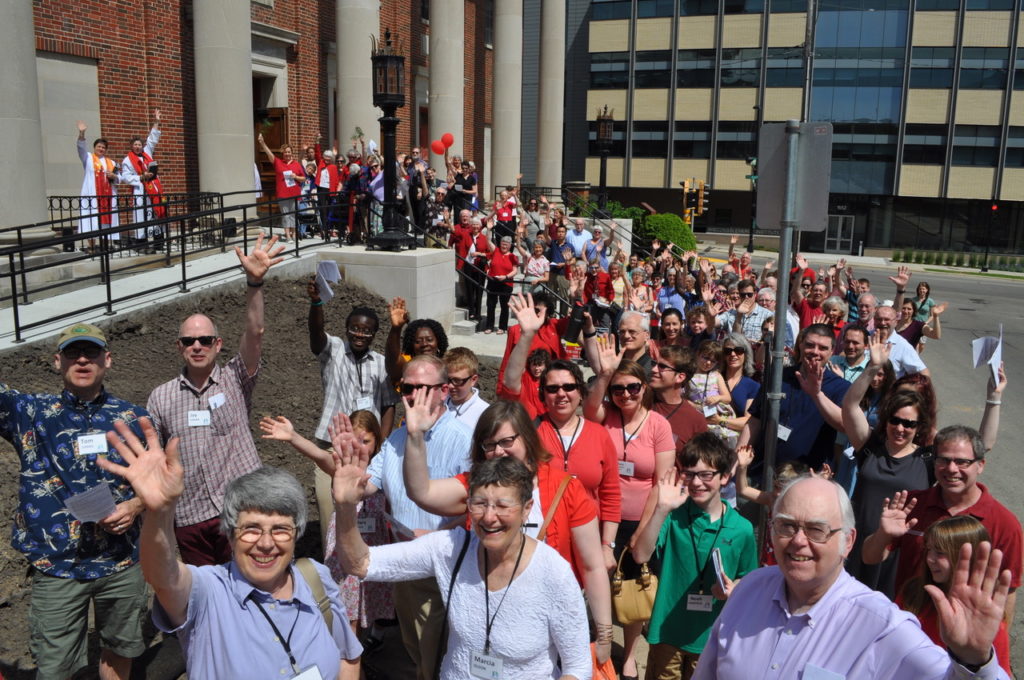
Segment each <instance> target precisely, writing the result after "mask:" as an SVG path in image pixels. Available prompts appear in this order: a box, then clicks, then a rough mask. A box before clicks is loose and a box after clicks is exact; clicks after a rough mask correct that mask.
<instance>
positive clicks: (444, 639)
mask: <svg viewBox="0 0 1024 680" xmlns="http://www.w3.org/2000/svg"><path fill="white" fill-rule="evenodd" d="M465 533H466V538H465V540H464V541H463V542H462V549H461V550H459V556H458V558H457V559H456V560H455V568H454V569H452V578H451V580H450V581H448V597H447V598H445V601H444V622H442V624H441V636H440V637H439V638H438V640H437V654H436V655H435V656H434V658H435V659H436V661H435V662H434V680H437V678H440V677H441V662H442V661H444V656H445V649H446V647H447V646H448V609H449V608H450V607H451V604H452V591H453V590H455V577H456V576H458V575H459V569H461V568H462V560H463V559H465V557H466V550H468V549H469V532H468V531H466V532H465ZM484 587H485V588H486V587H487V584H486V583H485V584H484Z"/></svg>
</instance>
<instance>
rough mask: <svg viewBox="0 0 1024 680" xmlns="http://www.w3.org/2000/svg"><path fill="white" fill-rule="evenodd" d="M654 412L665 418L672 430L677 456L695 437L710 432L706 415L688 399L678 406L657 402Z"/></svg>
mask: <svg viewBox="0 0 1024 680" xmlns="http://www.w3.org/2000/svg"><path fill="white" fill-rule="evenodd" d="M654 412H655V413H658V414H660V415H661V416H663V417H664V418H665V419H666V420H667V421H668V424H669V427H671V428H672V441H673V442H675V445H676V454H677V455H678V454H679V453H680V452H681V451H682V450H683V447H684V446H686V442H688V441H690V440H691V439H693V436H694V435H697V434H700V433H701V432H707V431H708V421H707V419H706V418H705V417H704V414H703V413H701V412H700V411H698V410H697V409H696V408H694V407H693V404H691V403H690V402H688V401H686V399H683V401H682V402H680V403H678V404H666V403H665V402H663V401H655V402H654Z"/></svg>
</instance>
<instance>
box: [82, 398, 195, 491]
mask: <svg viewBox="0 0 1024 680" xmlns="http://www.w3.org/2000/svg"><path fill="white" fill-rule="evenodd" d="M139 426H140V427H141V428H142V434H143V436H145V438H146V444H145V445H143V444H142V442H141V441H139V438H138V437H136V436H135V433H134V432H132V431H131V429H130V428H129V427H128V425H126V424H125V423H124V422H122V421H117V422H115V423H114V430H115V431H116V434H115V433H114V432H107V442H108V443H110V445H111V446H113V447H114V448H115V449H116V450H117V452H118V454H120V456H121V458H122V459H123V460H124V465H121V464H119V463H115V462H113V461H111V460H110V459H108V458H105V457H103V456H99V457H97V458H96V464H97V465H98V466H100V467H101V468H102V469H104V470H106V471H107V472H110V473H111V474H115V475H117V476H119V477H123V478H124V479H126V480H128V483H129V484H131V485H132V489H134V490H135V496H136V497H137V498H138V499H139V500H141V501H142V504H143V506H145V508H146V510H152V511H162V510H171V509H172V508H174V504H175V503H176V502H177V500H178V497H179V496H181V494H182V492H183V491H184V490H185V470H184V468H182V466H181V456H180V455H179V454H178V438H177V437H174V438H172V439H171V440H170V441H169V442H167V449H166V450H164V449H163V448H161V446H160V438H159V436H157V433H156V429H155V428H154V427H153V422H152V421H151V420H150V419H149V418H140V419H139Z"/></svg>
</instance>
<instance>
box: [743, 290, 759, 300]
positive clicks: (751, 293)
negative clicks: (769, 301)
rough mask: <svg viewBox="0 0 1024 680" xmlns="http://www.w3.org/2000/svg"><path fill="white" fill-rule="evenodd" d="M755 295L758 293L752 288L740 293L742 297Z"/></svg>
mask: <svg viewBox="0 0 1024 680" xmlns="http://www.w3.org/2000/svg"><path fill="white" fill-rule="evenodd" d="M755 295H757V293H755V292H754V291H752V290H748V291H747V292H746V293H740V297H742V298H752V297H754V296H755Z"/></svg>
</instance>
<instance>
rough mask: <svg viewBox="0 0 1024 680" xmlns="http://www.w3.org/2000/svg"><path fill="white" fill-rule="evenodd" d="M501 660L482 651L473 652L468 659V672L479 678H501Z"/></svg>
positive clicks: (490, 679) (482, 679)
mask: <svg viewBox="0 0 1024 680" xmlns="http://www.w3.org/2000/svg"><path fill="white" fill-rule="evenodd" d="M501 665H502V661H501V659H499V658H498V657H496V656H491V655H490V654H485V653H484V652H473V655H472V656H471V657H470V660H469V674H470V675H472V676H473V677H474V678H481V680H501Z"/></svg>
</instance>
